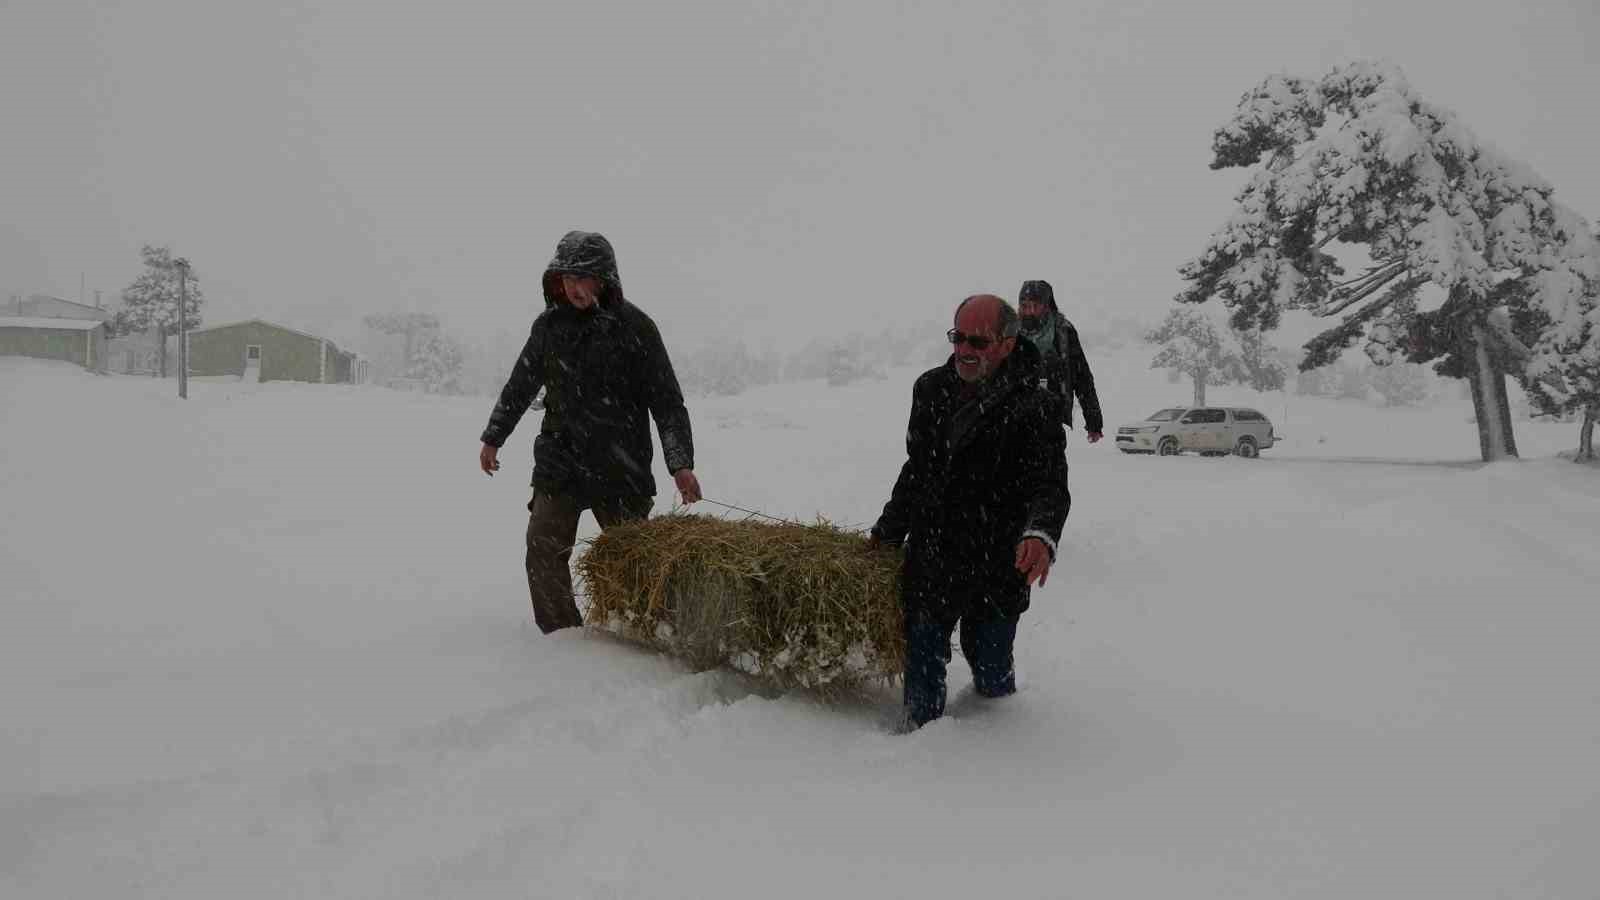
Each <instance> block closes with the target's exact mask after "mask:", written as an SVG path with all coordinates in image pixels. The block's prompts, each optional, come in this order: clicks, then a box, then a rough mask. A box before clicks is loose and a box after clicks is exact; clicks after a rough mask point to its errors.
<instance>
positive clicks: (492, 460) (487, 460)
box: [478, 444, 500, 478]
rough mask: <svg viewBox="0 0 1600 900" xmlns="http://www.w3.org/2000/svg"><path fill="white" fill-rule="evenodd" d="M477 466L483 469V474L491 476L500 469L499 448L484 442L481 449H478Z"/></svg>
mask: <svg viewBox="0 0 1600 900" xmlns="http://www.w3.org/2000/svg"><path fill="white" fill-rule="evenodd" d="M478 467H479V468H480V469H483V474H485V475H487V476H489V477H490V478H493V477H494V473H495V472H497V471H499V470H500V448H499V447H491V446H489V445H488V444H484V445H483V449H482V450H479V451H478Z"/></svg>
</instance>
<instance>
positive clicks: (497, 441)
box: [478, 428, 506, 448]
mask: <svg viewBox="0 0 1600 900" xmlns="http://www.w3.org/2000/svg"><path fill="white" fill-rule="evenodd" d="M478 440H479V441H482V442H483V443H485V444H488V445H489V446H491V447H496V448H498V447H500V446H502V445H504V444H505V442H506V439H505V437H504V436H503V435H501V434H500V430H499V429H497V428H485V429H484V430H483V434H482V436H480V437H479V438H478Z"/></svg>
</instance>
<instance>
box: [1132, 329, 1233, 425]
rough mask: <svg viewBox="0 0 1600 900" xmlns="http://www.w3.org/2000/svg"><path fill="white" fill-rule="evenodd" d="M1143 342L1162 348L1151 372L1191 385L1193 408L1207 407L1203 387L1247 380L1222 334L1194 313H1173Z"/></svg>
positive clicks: (1151, 361)
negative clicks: (1176, 376)
mask: <svg viewBox="0 0 1600 900" xmlns="http://www.w3.org/2000/svg"><path fill="white" fill-rule="evenodd" d="M1145 340H1146V341H1148V342H1150V343H1152V344H1159V345H1161V349H1160V350H1158V351H1156V355H1155V357H1154V358H1153V359H1151V360H1150V368H1152V369H1168V370H1171V371H1174V372H1179V373H1182V374H1183V375H1185V376H1188V378H1189V380H1190V381H1191V382H1193V384H1194V405H1195V406H1205V405H1206V387H1207V386H1208V385H1211V386H1217V385H1224V384H1232V383H1234V382H1242V381H1246V380H1247V379H1248V378H1249V375H1248V373H1247V372H1246V371H1245V364H1244V361H1243V360H1242V359H1240V358H1239V355H1238V354H1237V353H1236V352H1234V351H1233V350H1232V349H1231V348H1229V347H1228V346H1227V345H1226V343H1225V342H1224V341H1223V338H1222V332H1221V331H1220V330H1219V329H1218V328H1217V326H1216V325H1214V324H1212V322H1211V320H1210V319H1208V318H1206V316H1205V314H1204V313H1201V312H1200V311H1199V310H1196V309H1174V310H1172V311H1171V312H1168V313H1167V317H1166V319H1165V320H1163V321H1162V323H1161V325H1160V327H1158V328H1155V329H1153V330H1151V331H1150V333H1149V334H1147V335H1145Z"/></svg>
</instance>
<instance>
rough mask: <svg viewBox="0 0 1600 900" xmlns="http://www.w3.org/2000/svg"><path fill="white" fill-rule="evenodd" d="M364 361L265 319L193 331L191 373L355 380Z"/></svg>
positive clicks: (317, 380) (320, 339) (319, 381)
mask: <svg viewBox="0 0 1600 900" xmlns="http://www.w3.org/2000/svg"><path fill="white" fill-rule="evenodd" d="M363 368H364V363H363V362H362V360H361V359H360V358H359V357H358V356H357V355H356V354H355V353H354V352H351V351H346V350H340V349H339V347H338V345H337V344H335V343H334V342H333V341H330V340H328V339H327V338H323V337H317V336H316V335H314V334H307V333H306V332H304V331H297V330H295V329H293V328H286V327H284V326H282V325H275V324H273V323H272V322H268V321H265V320H263V319H250V320H249V321H246V322H233V323H231V324H228V325H212V326H209V327H206V328H199V329H196V330H194V331H191V332H189V374H190V375H194V376H225V375H234V376H237V377H239V378H241V379H243V380H245V381H309V382H312V383H314V384H356V383H359V382H360V381H361V380H362V378H361V375H362V370H363Z"/></svg>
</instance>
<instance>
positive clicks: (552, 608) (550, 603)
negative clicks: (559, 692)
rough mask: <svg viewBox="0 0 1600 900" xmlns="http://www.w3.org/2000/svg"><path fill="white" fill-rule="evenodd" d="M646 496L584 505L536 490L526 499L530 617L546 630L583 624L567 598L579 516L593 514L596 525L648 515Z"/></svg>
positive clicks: (614, 523) (605, 525) (570, 591)
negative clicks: (536, 491) (586, 511)
mask: <svg viewBox="0 0 1600 900" xmlns="http://www.w3.org/2000/svg"><path fill="white" fill-rule="evenodd" d="M652 503H653V498H651V497H642V496H639V497H608V498H606V499H604V500H596V501H594V502H593V503H591V504H588V505H587V506H585V505H584V504H582V503H580V502H579V501H578V500H576V499H574V498H572V497H568V496H564V495H561V494H546V493H535V494H534V495H533V499H532V500H530V501H528V556H527V569H528V594H529V596H530V597H531V598H532V599H533V621H534V622H536V623H537V624H538V625H539V630H540V631H542V632H544V633H545V634H549V633H550V632H552V631H555V630H556V629H558V628H576V627H578V626H580V625H582V624H583V616H582V615H581V614H580V613H579V612H578V604H577V602H576V601H575V600H574V599H573V597H572V545H573V543H574V542H575V541H577V539H578V517H579V516H580V515H582V514H583V511H584V509H586V508H587V509H589V510H590V511H592V512H593V513H594V519H595V521H596V522H599V523H600V527H601V528H610V527H611V526H613V525H618V524H621V523H623V522H632V521H637V520H639V519H643V518H645V517H646V516H648V515H650V506H651V504H652Z"/></svg>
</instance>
